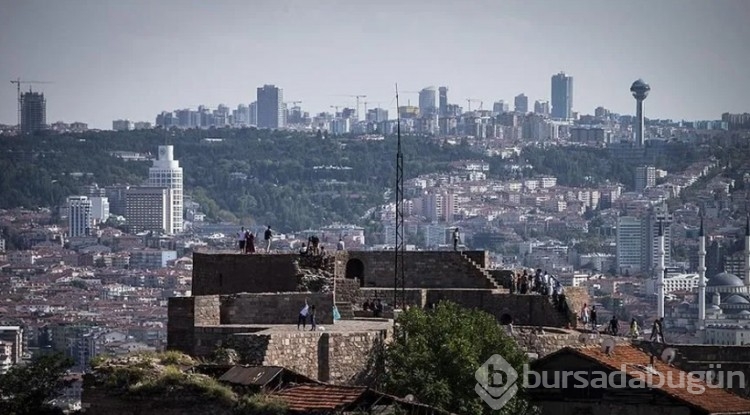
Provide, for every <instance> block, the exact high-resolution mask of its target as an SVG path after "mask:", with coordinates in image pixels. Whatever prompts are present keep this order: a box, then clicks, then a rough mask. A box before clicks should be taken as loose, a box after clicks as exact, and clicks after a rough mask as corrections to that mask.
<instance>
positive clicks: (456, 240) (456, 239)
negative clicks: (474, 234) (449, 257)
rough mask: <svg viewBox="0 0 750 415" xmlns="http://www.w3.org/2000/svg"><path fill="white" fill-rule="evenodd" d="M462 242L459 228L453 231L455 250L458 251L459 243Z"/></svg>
mask: <svg viewBox="0 0 750 415" xmlns="http://www.w3.org/2000/svg"><path fill="white" fill-rule="evenodd" d="M460 241H461V234H460V233H459V230H458V228H456V229H454V230H453V250H454V251H458V243H459V242H460Z"/></svg>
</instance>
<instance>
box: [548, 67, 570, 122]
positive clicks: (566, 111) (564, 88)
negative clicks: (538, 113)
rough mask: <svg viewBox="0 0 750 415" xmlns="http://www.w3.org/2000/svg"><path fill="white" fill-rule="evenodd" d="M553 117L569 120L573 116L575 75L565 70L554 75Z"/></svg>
mask: <svg viewBox="0 0 750 415" xmlns="http://www.w3.org/2000/svg"><path fill="white" fill-rule="evenodd" d="M551 115H552V118H555V119H559V120H569V119H571V118H572V117H573V77H572V76H568V75H566V74H565V72H560V73H558V74H556V75H553V76H552V113H551Z"/></svg>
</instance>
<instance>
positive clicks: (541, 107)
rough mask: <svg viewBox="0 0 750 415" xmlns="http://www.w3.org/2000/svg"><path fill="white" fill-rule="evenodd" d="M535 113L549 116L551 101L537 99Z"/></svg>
mask: <svg viewBox="0 0 750 415" xmlns="http://www.w3.org/2000/svg"><path fill="white" fill-rule="evenodd" d="M534 113H535V114H539V115H546V116H549V101H535V102H534Z"/></svg>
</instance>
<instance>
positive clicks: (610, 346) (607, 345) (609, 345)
mask: <svg viewBox="0 0 750 415" xmlns="http://www.w3.org/2000/svg"><path fill="white" fill-rule="evenodd" d="M614 351H615V341H614V340H613V339H612V338H611V337H607V338H606V339H604V340H603V341H602V352H604V353H606V354H608V355H610V354H612V353H613V352H614Z"/></svg>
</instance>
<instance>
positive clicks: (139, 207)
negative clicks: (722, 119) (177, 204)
mask: <svg viewBox="0 0 750 415" xmlns="http://www.w3.org/2000/svg"><path fill="white" fill-rule="evenodd" d="M173 195H174V191H173V190H171V189H169V188H166V187H131V188H129V189H127V190H126V191H125V218H126V219H127V221H128V230H129V231H130V232H131V233H137V232H143V231H154V232H165V233H169V230H170V229H172V228H173V226H172V218H173V217H174V215H173V210H172V206H173V204H174V200H173V197H172V196H173Z"/></svg>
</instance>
